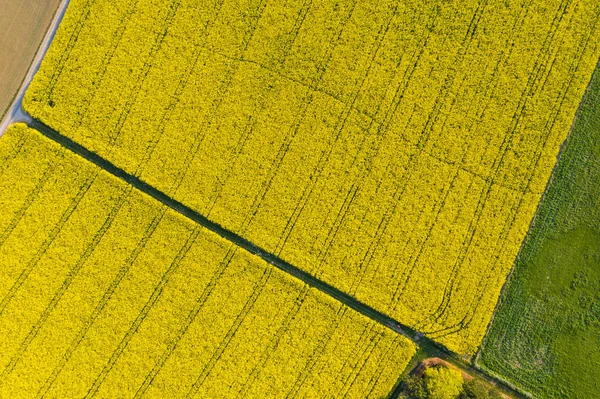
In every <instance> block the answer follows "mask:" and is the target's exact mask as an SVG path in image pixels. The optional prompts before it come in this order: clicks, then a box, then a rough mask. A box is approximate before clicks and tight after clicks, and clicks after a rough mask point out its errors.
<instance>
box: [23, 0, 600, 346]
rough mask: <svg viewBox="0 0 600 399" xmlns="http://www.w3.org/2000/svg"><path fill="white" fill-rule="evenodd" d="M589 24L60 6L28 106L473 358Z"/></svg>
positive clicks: (115, 3) (348, 9)
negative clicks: (62, 17)
mask: <svg viewBox="0 0 600 399" xmlns="http://www.w3.org/2000/svg"><path fill="white" fill-rule="evenodd" d="M599 16H600V3H599V2H598V0H479V1H476V0H467V1H465V0H454V1H446V0H418V1H417V0H410V1H395V0H373V1H371V0H369V1H353V0H324V1H310V0H291V1H290V0H272V1H269V2H266V1H263V0H227V1H225V0H211V1H199V0H196V1H194V0H172V1H156V0H138V1H131V0H127V1H126V0H72V1H71V5H70V6H69V10H68V13H67V16H66V18H65V20H64V21H63V23H62V24H61V27H60V30H59V32H58V35H57V37H56V39H55V42H54V43H53V45H52V48H51V49H50V52H49V53H48V55H47V56H46V58H45V60H44V63H43V65H42V68H41V70H40V72H39V73H38V74H37V76H36V79H35V80H34V82H33V84H32V86H31V87H30V89H29V91H28V93H27V96H26V99H25V107H26V109H27V110H28V111H29V112H30V113H31V114H32V115H33V116H34V117H36V118H38V119H40V120H42V121H43V122H45V123H46V124H48V125H50V126H52V127H53V128H55V129H56V130H58V131H59V132H60V133H62V134H64V135H66V136H68V137H70V138H72V139H73V140H75V141H77V142H79V143H81V144H83V145H84V146H86V147H87V148H89V149H91V150H92V151H95V152H97V153H98V154H99V155H101V156H102V157H105V158H106V159H108V160H109V161H110V162H112V163H114V164H116V165H117V166H118V167H121V168H123V169H125V170H127V171H128V172H130V173H132V174H135V175H136V176H139V177H140V178H141V179H142V180H144V181H146V182H148V183H150V184H151V185H153V186H155V187H156V188H158V189H159V190H161V191H163V192H165V193H166V194H167V195H170V196H172V197H173V198H175V199H177V200H178V201H180V202H182V203H184V204H185V205H187V206H189V207H191V208H193V209H194V210H196V211H198V212H199V213H201V214H203V215H205V216H207V217H209V218H210V219H211V220H214V221H216V222H217V223H219V224H221V225H223V226H225V227H226V228H228V229H230V230H233V231H235V232H237V233H238V234H240V235H242V236H244V237H245V238H247V239H249V240H250V241H252V242H254V243H256V244H258V245H260V246H262V247H263V248H265V249H266V250H268V251H270V252H273V253H275V254H276V255H279V256H281V257H282V258H283V259H285V260H287V261H289V262H290V263H292V264H294V265H296V266H298V267H301V268H302V269H304V270H306V271H308V272H310V273H312V274H313V275H315V276H316V277H318V278H321V279H323V280H325V281H326V282H328V283H330V284H332V285H334V286H336V287H337V288H339V289H341V290H343V291H345V292H347V293H349V294H351V295H353V296H355V297H357V298H358V299H359V300H361V301H364V302H365V303H367V304H369V305H371V306H373V307H375V308H376V309H378V310H380V311H382V312H384V313H386V314H388V315H390V316H392V317H394V318H396V319H397V320H399V321H400V322H402V323H405V324H407V325H410V326H411V327H413V328H415V329H417V330H419V331H421V332H423V333H425V334H427V335H428V336H430V337H432V338H434V339H436V340H438V341H439V342H441V343H443V344H445V345H446V346H447V347H448V348H450V349H452V350H454V351H457V352H459V353H462V354H473V353H474V352H475V351H476V350H477V348H478V346H479V345H480V343H481V339H482V337H483V334H484V332H485V329H486V326H487V324H488V323H489V321H490V318H491V315H492V312H493V309H494V306H495V304H496V302H497V299H498V296H499V293H500V289H501V287H502V285H503V283H504V281H505V279H506V276H507V274H508V272H509V270H510V269H511V267H512V264H513V261H514V259H515V256H516V254H517V252H518V249H519V246H520V244H521V242H522V240H523V237H524V235H525V232H526V231H527V228H528V226H529V223H530V221H531V219H532V217H533V215H534V212H535V209H536V206H537V203H538V202H539V199H540V197H541V193H542V192H543V190H544V187H545V184H546V182H547V180H548V178H549V175H550V172H551V169H552V167H553V165H554V163H555V161H556V155H557V153H558V151H559V147H560V145H561V143H562V142H563V141H564V139H565V138H566V136H567V134H568V131H569V127H570V125H571V123H572V121H573V118H574V115H575V112H576V108H577V105H578V103H579V100H580V99H581V97H582V94H583V92H584V89H585V87H586V85H587V84H588V81H589V79H590V76H591V73H592V71H593V69H594V67H595V64H596V62H597V60H598V57H599V56H600V47H599V42H600V31H599V29H598V18H599Z"/></svg>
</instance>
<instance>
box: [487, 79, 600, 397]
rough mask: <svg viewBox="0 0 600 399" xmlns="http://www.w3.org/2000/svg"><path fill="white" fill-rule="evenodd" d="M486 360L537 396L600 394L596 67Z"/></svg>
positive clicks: (599, 99) (599, 86)
mask: <svg viewBox="0 0 600 399" xmlns="http://www.w3.org/2000/svg"><path fill="white" fill-rule="evenodd" d="M480 364H482V365H483V366H485V367H486V368H488V369H490V370H492V371H493V372H495V373H497V374H499V375H501V376H503V377H505V378H506V379H508V380H509V381H511V382H513V383H514V384H516V385H518V386H520V387H522V388H524V389H526V390H528V391H529V392H531V393H532V394H533V396H534V397H535V398H573V399H574V398H582V399H584V398H585V399H592V398H600V387H598V381H600V367H599V366H598V365H599V364H600V74H599V73H596V75H595V77H594V80H593V82H592V86H591V88H590V90H589V93H588V94H587V97H586V98H585V99H584V103H583V105H582V108H581V110H580V113H579V116H578V119H577V121H576V124H575V126H574V130H573V132H572V134H571V137H570V138H569V140H568V142H567V144H566V146H565V149H564V152H563V154H562V156H561V159H560V162H559V164H558V167H557V169H556V170H555V172H554V175H553V178H552V181H551V183H550V185H549V188H548V191H547V193H546V196H545V197H544V199H543V201H542V203H541V205H540V209H539V211H538V215H537V217H536V219H535V222H534V226H533V228H532V230H531V231H530V232H529V234H528V237H527V240H526V242H525V244H524V247H523V249H522V251H521V254H520V256H519V258H518V260H517V264H516V269H515V272H514V275H513V277H512V279H511V281H510V283H509V286H508V287H507V290H506V292H505V294H504V297H503V298H502V301H501V304H500V307H499V310H498V312H497V315H496V317H495V319H494V322H493V324H492V326H491V328H490V331H489V333H488V336H487V337H486V339H485V342H484V345H483V349H482V352H481V357H480Z"/></svg>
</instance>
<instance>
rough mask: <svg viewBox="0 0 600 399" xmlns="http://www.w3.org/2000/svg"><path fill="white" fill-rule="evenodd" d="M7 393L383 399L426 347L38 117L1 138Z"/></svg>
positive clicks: (2, 386) (0, 329)
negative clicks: (127, 178)
mask: <svg viewBox="0 0 600 399" xmlns="http://www.w3.org/2000/svg"><path fill="white" fill-rule="evenodd" d="M0 193H2V195H0V209H1V210H2V211H1V212H0V263H1V267H0V337H2V339H0V397H2V398H21V397H23V398H33V397H42V396H43V397H45V398H61V399H64V398H76V397H86V398H88V397H98V398H100V397H103V398H104V397H106V398H124V397H135V398H138V397H153V398H176V397H198V398H211V399H212V398H260V399H263V398H286V397H287V398H292V397H294V398H296V397H303V398H330V397H336V398H338V397H339V398H341V397H344V398H356V399H364V398H367V397H369V398H375V399H379V398H382V397H386V395H387V394H388V393H389V392H390V391H391V389H392V387H393V386H394V384H395V383H396V381H397V379H398V377H399V375H400V373H401V372H402V370H403V369H404V367H405V366H406V364H407V362H408V360H409V359H410V358H411V356H412V355H413V354H414V353H415V347H414V345H413V344H412V343H411V342H410V341H408V339H406V338H405V337H404V336H400V335H397V334H396V333H394V332H392V331H391V330H388V329H386V328H384V327H382V326H380V325H379V324H377V323H375V322H373V321H371V320H369V319H367V318H365V317H363V316H362V315H360V314H358V313H356V312H355V311H353V310H351V309H349V308H347V307H346V306H344V305H342V304H341V303H339V302H336V301H335V300H333V299H331V298H329V297H327V296H325V295H324V294H322V293H320V292H319V291H316V290H315V289H313V288H310V287H308V286H306V285H304V284H302V283H301V282H300V281H298V280H296V279H293V278H292V277H289V276H288V275H287V274H285V273H283V272H281V271H280V270H279V269H276V268H274V267H272V266H271V265H268V264H267V263H265V262H264V261H262V260H261V259H259V258H256V257H254V256H253V255H250V254H249V253H247V252H245V251H244V250H242V249H239V247H236V246H235V245H234V244H231V243H229V242H227V241H225V240H224V239H222V238H220V237H219V236H217V235H216V234H214V233H212V232H209V231H207V230H204V229H203V228H202V227H200V226H199V225H197V224H195V223H193V222H192V221H190V220H188V219H185V218H184V217H183V216H181V215H179V214H177V213H175V212H174V211H172V210H170V209H169V208H166V207H165V206H164V205H161V204H160V203H159V202H157V201H155V200H154V199H152V198H150V197H148V196H146V195H145V194H143V193H141V192H139V191H137V190H136V189H134V188H132V187H131V186H129V185H127V184H126V183H124V182H122V181H121V180H119V179H116V178H114V177H113V176H111V175H109V174H108V173H107V172H105V171H102V170H101V169H100V168H98V167H96V166H94V165H92V164H91V163H89V162H87V161H85V160H83V159H82V158H79V157H78V156H76V155H75V154H73V153H71V152H69V151H68V150H66V149H63V148H61V147H60V146H59V145H58V144H56V143H54V142H52V141H50V140H48V139H46V138H45V137H44V136H42V135H41V134H39V133H38V132H36V131H34V130H32V129H29V128H27V127H26V126H25V125H15V126H13V127H11V128H10V130H9V131H8V132H7V133H6V134H5V135H4V136H3V137H2V138H1V139H0Z"/></svg>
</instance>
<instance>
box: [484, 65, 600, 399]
mask: <svg viewBox="0 0 600 399" xmlns="http://www.w3.org/2000/svg"><path fill="white" fill-rule="evenodd" d="M599 69H600V59H598V62H597V63H596V67H595V68H594V71H593V72H592V75H591V77H590V80H589V82H588V84H587V87H586V88H585V91H584V92H583V96H582V97H581V101H580V102H579V106H578V107H577V110H576V111H575V116H574V117H573V122H572V123H571V127H570V128H569V133H567V137H566V138H565V140H564V141H563V142H562V143H561V145H560V148H559V150H558V154H557V155H556V163H555V164H554V167H553V168H552V172H551V173H550V178H549V179H548V181H547V182H546V187H545V188H544V191H543V192H542V196H541V197H540V201H539V202H538V204H537V208H536V211H535V214H534V215H533V218H532V219H531V222H530V223H529V226H528V228H527V234H526V235H525V238H524V239H523V241H522V242H521V246H520V248H519V252H517V256H516V257H515V261H514V264H513V266H512V268H511V269H510V272H509V273H508V276H507V277H506V280H505V281H504V284H503V285H502V289H501V290H500V295H499V296H498V301H497V302H496V306H495V308H494V312H493V313H492V317H491V319H490V322H489V323H488V326H487V328H486V330H485V334H484V336H483V340H482V342H481V345H480V346H479V350H478V351H477V353H476V354H475V356H474V358H473V367H475V368H476V369H478V370H481V371H483V372H485V373H486V374H489V375H490V376H492V377H493V378H495V379H497V380H498V381H501V382H502V383H503V384H504V385H506V386H509V387H511V389H513V390H515V391H518V392H520V393H521V394H522V395H524V396H525V397H528V398H532V397H533V395H532V394H531V393H529V392H527V391H525V390H524V389H522V388H519V387H517V386H516V385H515V384H513V383H512V382H510V381H508V380H506V379H504V378H502V377H500V376H499V375H498V374H496V373H494V372H493V371H491V370H489V369H488V368H487V367H486V366H485V365H483V364H480V363H479V360H480V357H481V351H482V349H483V347H484V345H485V342H486V340H487V337H488V334H489V332H490V329H491V328H492V324H493V323H494V319H495V318H496V314H497V313H498V310H499V309H500V306H501V304H502V302H503V299H504V298H505V293H506V290H507V288H508V286H509V284H510V282H511V279H512V277H513V274H514V272H515V270H516V268H517V261H518V260H519V258H520V257H521V253H522V252H523V249H524V247H525V244H526V243H527V241H528V240H529V233H530V232H532V231H533V228H534V227H535V223H536V221H537V219H538V216H539V213H540V210H541V208H542V205H543V203H544V200H545V198H546V195H547V194H548V191H549V189H550V187H551V185H552V182H553V181H554V177H555V175H556V172H557V170H558V168H559V164H560V159H561V157H562V155H563V153H564V150H565V148H566V147H567V145H568V143H569V140H570V138H571V135H572V133H573V130H574V129H575V125H577V121H578V119H579V116H580V114H581V112H582V109H583V106H584V105H585V104H586V102H587V98H588V95H589V92H590V89H591V87H592V82H593V81H594V77H595V76H596V74H597V73H598V70H599Z"/></svg>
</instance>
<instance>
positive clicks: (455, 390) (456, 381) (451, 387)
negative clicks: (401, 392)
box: [423, 366, 463, 399]
mask: <svg viewBox="0 0 600 399" xmlns="http://www.w3.org/2000/svg"><path fill="white" fill-rule="evenodd" d="M423 379H424V381H425V387H426V389H427V394H428V398H429V399H456V398H458V397H459V396H460V394H461V392H462V390H463V377H462V374H461V373H460V371H458V370H455V369H451V368H449V367H446V366H437V367H430V368H427V370H425V373H424V374H423Z"/></svg>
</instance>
